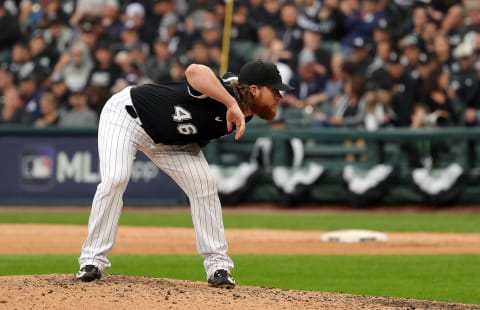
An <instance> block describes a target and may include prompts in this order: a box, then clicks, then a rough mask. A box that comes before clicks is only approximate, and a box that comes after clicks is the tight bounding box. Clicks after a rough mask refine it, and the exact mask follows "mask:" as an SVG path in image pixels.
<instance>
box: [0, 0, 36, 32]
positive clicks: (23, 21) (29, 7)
mask: <svg viewBox="0 0 480 310" xmlns="http://www.w3.org/2000/svg"><path fill="white" fill-rule="evenodd" d="M2 2H4V1H2ZM2 6H3V4H2ZM43 11H44V7H43V6H42V5H41V4H40V3H38V2H37V1H32V0H24V1H21V3H20V5H19V14H18V22H19V23H20V30H21V32H22V33H23V34H27V33H30V32H31V31H33V30H34V29H38V28H40V26H41V25H42V18H43Z"/></svg>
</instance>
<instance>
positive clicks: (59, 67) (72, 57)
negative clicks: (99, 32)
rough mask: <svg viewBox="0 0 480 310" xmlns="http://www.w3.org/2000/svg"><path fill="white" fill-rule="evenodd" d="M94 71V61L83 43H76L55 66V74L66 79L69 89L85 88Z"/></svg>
mask: <svg viewBox="0 0 480 310" xmlns="http://www.w3.org/2000/svg"><path fill="white" fill-rule="evenodd" d="M92 69H93V61H92V59H91V56H90V53H89V51H88V48H87V46H86V45H85V44H84V43H83V42H75V43H74V44H73V45H72V46H71V47H70V49H69V50H67V51H65V52H64V53H63V54H62V55H61V56H60V58H59V61H58V62H57V64H56V65H55V68H54V70H53V73H56V74H60V75H62V76H63V77H64V78H65V82H66V83H67V86H68V87H69V88H74V89H78V88H85V87H86V85H87V82H88V78H89V77H90V73H91V71H92Z"/></svg>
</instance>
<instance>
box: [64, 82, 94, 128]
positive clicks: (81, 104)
mask: <svg viewBox="0 0 480 310" xmlns="http://www.w3.org/2000/svg"><path fill="white" fill-rule="evenodd" d="M68 102H69V104H70V107H71V109H70V111H68V112H66V113H64V114H62V116H61V118H60V121H59V123H58V126H59V127H96V126H97V124H98V116H97V114H96V113H95V112H94V111H92V110H91V109H90V108H89V107H88V104H87V94H86V93H85V91H84V89H83V88H79V89H75V88H74V89H71V90H70V97H69V100H68Z"/></svg>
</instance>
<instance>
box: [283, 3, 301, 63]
mask: <svg viewBox="0 0 480 310" xmlns="http://www.w3.org/2000/svg"><path fill="white" fill-rule="evenodd" d="M298 16H299V13H298V7H297V6H296V5H295V4H294V3H287V4H285V5H283V6H282V8H281V11H280V18H281V20H282V27H281V28H280V29H279V32H278V38H279V39H280V40H281V41H283V42H284V43H285V47H286V49H288V50H289V51H291V52H292V53H293V54H298V53H299V52H300V51H301V50H302V48H303V37H302V34H303V29H302V28H301V27H300V26H299V25H298V23H297V21H298Z"/></svg>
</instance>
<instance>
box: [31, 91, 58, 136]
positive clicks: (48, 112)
mask: <svg viewBox="0 0 480 310" xmlns="http://www.w3.org/2000/svg"><path fill="white" fill-rule="evenodd" d="M40 111H41V116H40V117H39V118H37V119H36V120H35V122H34V123H33V126H34V127H36V128H45V127H55V126H57V125H58V121H59V120H60V114H59V112H58V102H57V98H56V97H55V95H54V94H52V93H49V92H45V93H43V94H42V97H41V98H40Z"/></svg>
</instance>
